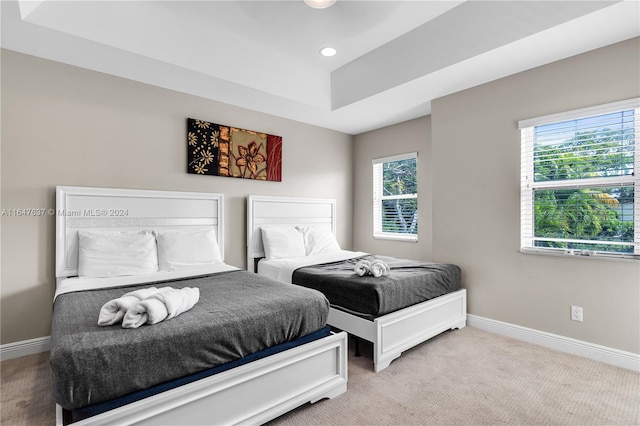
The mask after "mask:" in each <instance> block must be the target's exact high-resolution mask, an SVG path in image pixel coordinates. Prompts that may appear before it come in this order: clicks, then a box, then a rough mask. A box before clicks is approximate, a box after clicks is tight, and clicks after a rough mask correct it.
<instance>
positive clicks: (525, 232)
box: [518, 98, 640, 260]
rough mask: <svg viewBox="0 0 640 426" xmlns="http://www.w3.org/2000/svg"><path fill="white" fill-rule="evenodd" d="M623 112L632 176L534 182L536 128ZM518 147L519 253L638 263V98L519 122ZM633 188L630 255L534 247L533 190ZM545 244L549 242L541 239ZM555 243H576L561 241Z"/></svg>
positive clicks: (639, 188)
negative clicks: (628, 122) (628, 114)
mask: <svg viewBox="0 0 640 426" xmlns="http://www.w3.org/2000/svg"><path fill="white" fill-rule="evenodd" d="M626 110H634V170H633V173H632V175H630V176H629V175H625V176H609V177H589V178H581V179H567V180H549V181H539V182H535V179H534V143H535V138H534V131H535V127H536V126H542V125H547V124H555V123H559V122H563V121H570V120H577V119H584V118H589V117H593V116H598V115H604V114H609V113H615V112H622V111H626ZM518 128H519V129H520V143H521V159H520V167H521V191H520V194H521V196H520V251H521V252H522V253H534V254H549V255H565V256H581V257H583V256H585V257H589V258H604V259H632V260H640V98H633V99H627V100H623V101H619V102H612V103H608V104H603V105H597V106H593V107H588V108H581V109H576V110H572V111H566V112H561V113H558V114H551V115H545V116H542V117H537V118H532V119H527V120H521V121H519V122H518ZM607 186H608V187H614V186H633V188H634V201H633V223H634V239H633V246H634V249H633V253H612V252H602V251H594V250H579V249H562V248H550V247H538V246H535V245H534V240H535V239H536V237H535V235H534V232H535V230H534V224H535V213H534V197H535V191H536V190H545V189H548V190H554V189H580V188H593V187H607ZM544 240H551V239H550V238H544ZM558 241H561V242H562V241H564V242H577V241H582V240H572V239H569V238H560V239H558Z"/></svg>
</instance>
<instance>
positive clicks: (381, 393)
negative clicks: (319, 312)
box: [0, 327, 640, 426]
mask: <svg viewBox="0 0 640 426" xmlns="http://www.w3.org/2000/svg"><path fill="white" fill-rule="evenodd" d="M351 343H352V342H350V346H351V348H352V347H353V345H352V344H351ZM47 357H48V354H39V355H32V356H29V357H24V358H21V359H16V360H9V361H4V362H2V364H1V368H2V371H1V375H2V388H1V389H2V390H1V392H2V395H1V397H2V400H1V406H0V409H1V411H2V417H1V424H2V425H3V426H7V425H54V424H55V422H54V405H53V401H52V400H51V396H50V390H49V387H50V378H49V370H48V358H47ZM507 424H508V425H640V374H639V373H635V372H633V371H630V370H625V369H622V368H617V367H613V366H610V365H607V364H603V363H599V362H596V361H591V360H588V359H584V358H580V357H576V356H573V355H568V354H564V353H562V352H557V351H553V350H550V349H546V348H543V347H540V346H536V345H532V344H529V343H524V342H520V341H517V340H513V339H510V338H506V337H502V336H498V335H495V334H492V333H488V332H485V331H482V330H478V329H474V328H471V327H467V328H464V329H462V330H455V331H452V332H447V333H444V334H442V335H440V336H438V337H436V338H434V339H432V340H430V341H429V342H426V343H423V344H421V345H419V346H418V347H416V348H414V349H411V350H409V351H407V352H405V353H404V354H403V355H402V356H401V357H400V358H399V359H397V360H396V361H394V362H393V363H392V364H391V366H390V367H389V368H387V369H386V370H384V371H382V372H380V373H377V374H376V373H374V372H373V370H372V366H371V347H370V345H367V344H366V342H365V343H364V344H363V356H362V357H360V358H356V357H354V356H353V350H352V349H351V350H350V356H349V384H348V391H347V392H346V393H345V394H343V395H341V396H339V397H338V398H335V399H333V400H325V401H321V402H318V403H316V404H307V405H304V406H302V407H300V408H299V409H297V410H294V411H292V412H290V413H288V414H285V415H284V416H282V417H280V418H278V419H276V420H274V421H272V422H270V425H507Z"/></svg>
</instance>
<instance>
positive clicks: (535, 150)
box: [519, 98, 640, 255]
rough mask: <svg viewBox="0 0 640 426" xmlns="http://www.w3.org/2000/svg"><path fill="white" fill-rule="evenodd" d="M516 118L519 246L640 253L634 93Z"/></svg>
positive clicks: (639, 107) (639, 129) (639, 104)
mask: <svg viewBox="0 0 640 426" xmlns="http://www.w3.org/2000/svg"><path fill="white" fill-rule="evenodd" d="M621 107H622V109H620V108H621ZM616 108H618V109H617V110H616ZM586 113H588V115H584V114H586ZM557 119H562V121H547V120H557ZM519 125H520V127H521V138H522V151H521V162H522V175H521V181H522V191H521V194H522V197H521V235H522V240H521V245H522V248H523V249H526V248H532V247H542V248H549V249H563V248H565V249H568V250H571V251H572V252H573V251H575V250H578V251H587V252H589V253H590V254H592V253H597V252H607V253H611V252H615V253H623V254H629V253H630V254H635V255H640V212H639V210H640V209H639V208H638V204H639V201H640V193H639V191H640V180H639V179H638V174H639V173H638V170H640V167H639V166H638V164H640V143H639V139H640V138H639V136H640V98H637V99H632V100H629V101H622V102H616V103H614V104H607V105H603V106H601V107H593V108H586V109H582V110H576V111H571V112H567V113H562V114H555V115H552V116H546V117H541V118H538V119H531V120H524V121H522V122H520V123H519ZM526 125H528V126H526ZM634 224H635V225H634Z"/></svg>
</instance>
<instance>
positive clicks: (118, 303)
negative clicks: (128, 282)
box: [98, 287, 171, 326]
mask: <svg viewBox="0 0 640 426" xmlns="http://www.w3.org/2000/svg"><path fill="white" fill-rule="evenodd" d="M170 288H171V287H163V288H161V289H157V288H155V287H149V288H141V289H140V290H135V291H130V292H129V293H125V294H123V295H122V296H120V297H118V298H117V299H113V300H110V301H108V302H107V303H105V304H104V305H102V308H100V313H99V314H98V325H100V326H108V325H113V324H116V323H118V322H120V321H121V320H122V318H124V316H125V314H126V313H127V311H128V310H129V309H131V307H132V306H133V305H135V304H136V303H138V302H140V301H141V300H144V299H146V298H148V297H150V296H151V295H153V294H155V293H157V292H159V291H164V290H167V289H170Z"/></svg>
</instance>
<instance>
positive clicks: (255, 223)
mask: <svg viewBox="0 0 640 426" xmlns="http://www.w3.org/2000/svg"><path fill="white" fill-rule="evenodd" d="M296 225H299V226H313V227H325V228H327V229H331V232H333V234H334V235H335V233H336V200H334V199H328V198H298V197H272V196H265V195H249V196H248V197H247V269H248V270H249V271H253V272H255V271H256V260H259V259H260V258H263V257H264V247H263V245H262V233H261V232H260V227H262V226H296Z"/></svg>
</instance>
